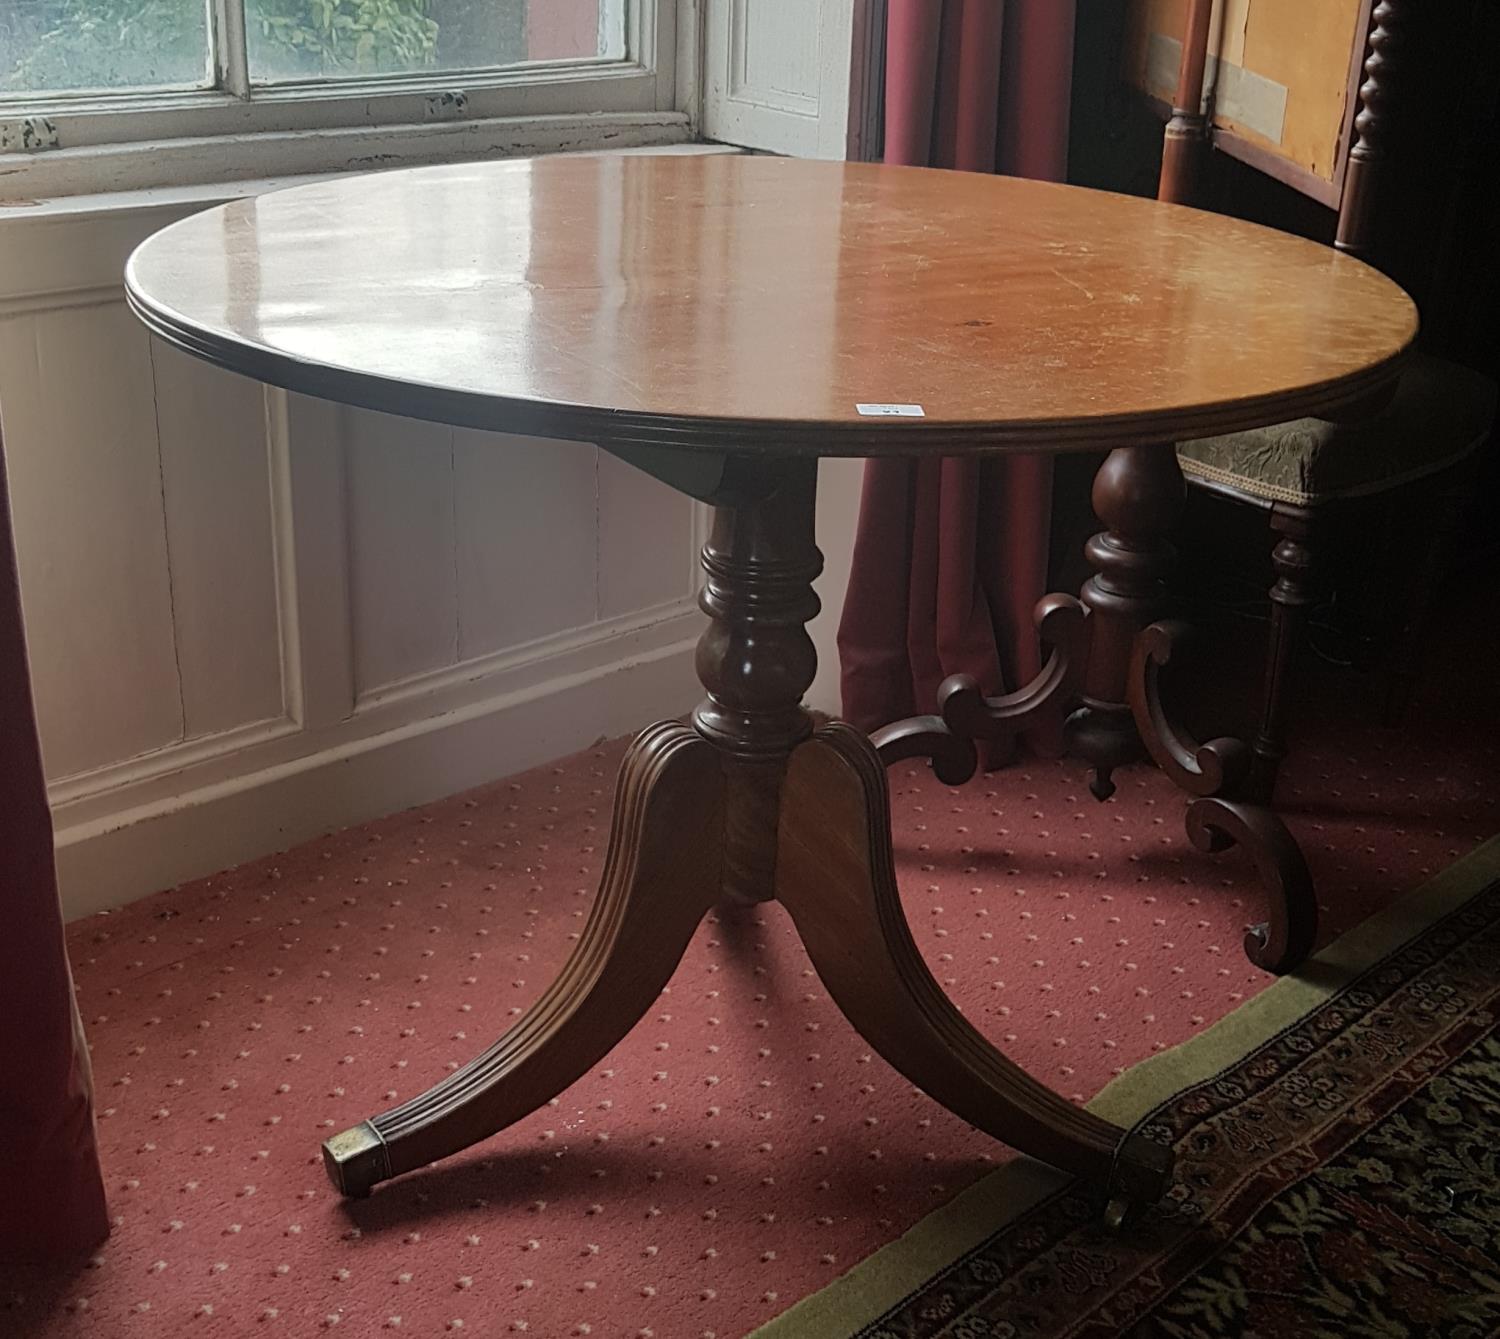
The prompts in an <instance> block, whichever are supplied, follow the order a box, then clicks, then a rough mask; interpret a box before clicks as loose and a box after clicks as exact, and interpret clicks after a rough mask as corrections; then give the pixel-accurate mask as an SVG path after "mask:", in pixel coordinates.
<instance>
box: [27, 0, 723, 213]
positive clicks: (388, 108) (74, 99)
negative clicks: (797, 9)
mask: <svg viewBox="0 0 1500 1339" xmlns="http://www.w3.org/2000/svg"><path fill="white" fill-rule="evenodd" d="M612 2H613V3H616V4H623V3H625V0H612ZM704 2H707V3H713V0H634V3H631V4H628V5H627V8H626V22H625V55H624V58H623V59H621V60H618V61H578V62H566V61H553V62H536V63H528V64H526V65H522V66H513V67H510V68H496V69H489V70H473V71H445V72H439V71H433V72H420V73H412V74H399V75H391V76H385V77H378V78H370V79H358V80H353V79H349V80H322V81H316V82H306V83H285V84H275V85H257V86H255V87H254V88H251V87H249V86H248V85H247V82H246V78H245V71H246V62H245V33H244V13H243V7H242V0H212V3H213V8H212V11H211V22H212V23H213V25H214V29H215V31H216V33H217V35H218V36H217V42H216V48H217V52H218V56H219V67H220V68H219V69H218V70H217V71H216V77H217V82H218V84H219V86H218V87H216V88H210V89H199V90H192V91H183V92H149V93H125V92H122V93H107V94H104V93H101V94H95V95H90V96H78V95H76V94H75V95H61V96H53V97H48V96H39V95H38V96H29V97H14V96H12V97H7V98H0V201H3V200H26V199H37V198H45V197H52V196H67V195H76V194H79V193H89V194H94V193H105V192H112V191H121V190H142V189H155V188H158V187H175V186H189V185H194V184H197V183H202V182H206V181H236V180H246V179H252V178H257V177H262V176H273V175H275V176H284V175H287V174H302V173H321V172H337V171H348V170H353V169H359V168H366V169H368V168H371V167H385V166H397V165H400V164H404V163H418V162H432V161H439V160H443V159H452V158H465V157H469V158H478V157H494V156H498V155H502V154H507V153H511V154H514V153H532V152H547V151H555V150H560V149H587V148H602V147H611V146H613V147H621V148H628V147H636V146H642V145H650V144H672V143H680V142H683V141H686V140H689V139H691V138H692V136H693V131H694V128H695V124H696V110H697V67H698V61H697V48H698V41H699V37H698V8H699V4H700V3H704Z"/></svg>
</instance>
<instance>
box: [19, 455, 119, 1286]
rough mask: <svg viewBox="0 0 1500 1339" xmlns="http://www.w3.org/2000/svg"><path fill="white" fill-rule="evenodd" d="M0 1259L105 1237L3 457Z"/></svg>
mask: <svg viewBox="0 0 1500 1339" xmlns="http://www.w3.org/2000/svg"><path fill="white" fill-rule="evenodd" d="M0 1176H3V1179H4V1190H3V1192H0V1260H6V1261H29V1260H49V1259H60V1258H63V1257H66V1256H68V1255H71V1254H73V1253H75V1252H78V1251H83V1250H87V1249H88V1248H89V1247H91V1246H95V1245H97V1244H98V1243H99V1242H101V1241H103V1240H104V1238H105V1236H106V1235H108V1233H109V1218H108V1216H107V1214H106V1211H105V1206H104V1183H103V1180H102V1178H101V1176H100V1171H99V1155H98V1150H97V1148H96V1145H95V1142H94V1109H93V1096H92V1091H91V1083H90V1078H89V1066H88V1052H87V1051H86V1050H85V1048H84V1043H83V1030H82V1028H81V1027H80V1025H79V1021H78V1010H77V1007H76V1005H75V1004H74V1001H73V981H72V977H71V975H70V974H69V971H68V959H67V955H66V953H65V952H64V948H63V925H62V912H61V909H60V908H59V906H58V901H57V872H56V868H55V866H54V865H53V860H52V815H51V813H50V812H49V810H48V808H47V788H46V783H45V781H44V779H43V776H42V755H41V749H40V747H39V745H38V743H37V735H36V717H35V715H34V713H33V709H32V700H31V680H30V677H29V675H28V673H27V666H26V639H25V633H24V631H23V629H22V625H21V593H20V587H19V586H18V584H17V581H16V561H15V547H14V545H13V543H12V539H11V526H10V502H9V498H8V496H7V491H6V486H5V464H4V456H3V453H0Z"/></svg>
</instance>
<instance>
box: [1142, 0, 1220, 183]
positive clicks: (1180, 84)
mask: <svg viewBox="0 0 1500 1339" xmlns="http://www.w3.org/2000/svg"><path fill="white" fill-rule="evenodd" d="M1213 12H1214V5H1213V0H1191V3H1190V6H1189V9H1188V20H1187V31H1186V33H1185V34H1184V37H1183V48H1182V64H1181V65H1180V66H1179V67H1178V70H1177V95H1176V97H1175V98H1173V100H1172V117H1171V119H1170V120H1169V121H1168V122H1167V132H1166V138H1165V139H1164V140H1163V142H1162V156H1161V177H1160V179H1159V180H1158V183H1157V190H1156V198H1157V199H1158V200H1165V201H1167V202H1168V203H1170V204H1179V205H1190V204H1194V203H1195V202H1196V200H1195V197H1196V195H1197V192H1198V169H1199V167H1200V165H1201V161H1202V157H1203V149H1204V145H1205V144H1206V142H1207V139H1208V118H1207V117H1206V116H1204V114H1203V77H1204V73H1205V71H1206V70H1207V68H1208V30H1209V24H1210V22H1211V21H1212V19H1213Z"/></svg>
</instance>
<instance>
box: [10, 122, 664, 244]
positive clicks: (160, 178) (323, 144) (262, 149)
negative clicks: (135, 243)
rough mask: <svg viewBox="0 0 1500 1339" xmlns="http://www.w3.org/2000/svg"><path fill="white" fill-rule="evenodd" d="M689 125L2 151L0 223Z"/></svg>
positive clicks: (395, 132) (469, 128)
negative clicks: (124, 199) (103, 203)
mask: <svg viewBox="0 0 1500 1339" xmlns="http://www.w3.org/2000/svg"><path fill="white" fill-rule="evenodd" d="M691 134H692V129H691V126H690V123H689V119H688V116H687V115H686V113H683V112H675V111H662V112H589V113H579V114H573V115H555V116H515V117H493V118H488V119H482V120H469V121H445V122H436V123H426V124H414V125H387V126H356V127H344V128H339V129H320V130H293V131H272V132H263V133H257V134H242V135H227V136H218V135H215V136H203V137H201V138H191V139H174V140H155V141H143V142H140V143H122V144H103V145H84V146H80V147H78V148H74V149H51V150H46V151H43V152H39V153H11V154H0V223H3V222H4V220H6V219H11V218H14V217H21V216H25V215H28V214H35V213H37V212H42V213H48V214H51V213H58V212H66V213H72V212H76V211H77V210H78V209H80V208H83V209H87V208H96V209H97V208H98V207H99V204H100V200H101V198H105V197H107V198H116V197H120V196H122V195H131V194H135V195H149V196H150V197H151V198H152V200H153V202H156V203H167V202H169V201H173V200H182V201H187V202H192V201H203V202H211V201H216V200H226V199H230V198H232V197H233V196H235V195H239V194H246V193H254V192H255V191H256V190H257V189H265V187H264V186H260V187H257V186H256V184H255V183H257V182H265V181H267V180H272V179H276V180H280V179H282V178H285V177H292V176H295V177H305V176H313V175H328V174H332V173H336V172H351V171H352V172H359V171H363V172H368V171H373V170H376V169H379V168H392V167H415V166H418V165H420V164H424V163H442V162H461V161H464V160H472V159H484V158H516V157H522V156H525V155H528V154H539V153H567V152H580V151H583V152H589V151H597V150H600V149H659V148H662V147H669V146H675V145H683V144H686V143H687V142H688V141H689V139H690V138H691ZM89 201H92V204H89V203H85V202H89ZM137 203H138V202H137Z"/></svg>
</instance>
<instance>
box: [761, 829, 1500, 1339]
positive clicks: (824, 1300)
mask: <svg viewBox="0 0 1500 1339" xmlns="http://www.w3.org/2000/svg"><path fill="white" fill-rule="evenodd" d="M1497 876H1500V836H1496V837H1491V838H1490V839H1489V840H1488V841H1486V842H1483V843H1482V844H1481V845H1479V846H1478V847H1476V848H1475V849H1474V850H1473V851H1471V852H1469V854H1468V855H1465V856H1461V857H1459V859H1458V860H1456V861H1454V862H1453V864H1451V865H1449V866H1448V867H1447V868H1446V869H1444V870H1442V871H1441V872H1440V873H1438V874H1436V875H1434V876H1433V877H1432V878H1431V879H1429V880H1427V882H1426V883H1424V884H1422V885H1420V886H1419V887H1417V888H1415V889H1413V890H1412V891H1411V892H1410V893H1407V894H1405V895H1404V896H1403V897H1401V898H1399V899H1398V900H1397V901H1396V902H1394V903H1392V904H1391V905H1390V906H1389V907H1387V908H1385V910H1383V911H1380V912H1377V913H1376V914H1375V915H1374V916H1372V917H1370V918H1369V919H1368V920H1366V921H1363V922H1361V923H1360V924H1359V925H1357V926H1355V927H1354V928H1353V929H1352V930H1349V931H1347V932H1346V933H1345V934H1342V935H1340V936H1339V938H1338V939H1336V940H1334V942H1333V943H1331V944H1330V945H1329V946H1328V947H1327V948H1325V949H1324V950H1323V951H1322V952H1321V953H1319V954H1317V955H1315V956H1314V957H1312V958H1309V959H1308V960H1307V962H1305V963H1304V964H1303V965H1302V967H1301V968H1299V969H1298V970H1297V971H1296V972H1295V973H1293V974H1291V975H1289V976H1284V977H1282V978H1281V979H1280V980H1279V981H1276V982H1273V983H1272V984H1271V985H1269V986H1267V987H1266V989H1265V990H1263V991H1261V993H1260V994H1259V995H1256V996H1255V997H1254V998H1253V999H1250V1000H1247V1001H1246V1002H1245V1003H1244V1004H1242V1005H1240V1007H1239V1008H1238V1009H1236V1010H1235V1011H1234V1012H1233V1013H1231V1014H1228V1015H1226V1016H1225V1017H1224V1018H1221V1019H1220V1020H1219V1021H1218V1022H1217V1023H1215V1024H1214V1025H1213V1026H1212V1027H1210V1028H1208V1029H1207V1030H1206V1031H1204V1032H1201V1033H1199V1034H1198V1036H1196V1037H1193V1038H1191V1039H1189V1040H1188V1041H1185V1042H1183V1043H1182V1044H1181V1045H1179V1046H1175V1047H1173V1048H1172V1049H1171V1050H1170V1051H1163V1052H1162V1053H1161V1054H1160V1055H1154V1056H1152V1057H1150V1058H1149V1059H1147V1060H1143V1061H1141V1062H1140V1064H1138V1065H1134V1066H1132V1067H1131V1068H1130V1069H1129V1070H1127V1071H1126V1072H1125V1073H1124V1074H1122V1075H1120V1077H1119V1078H1117V1079H1115V1080H1114V1082H1113V1083H1111V1084H1109V1086H1108V1087H1106V1088H1105V1089H1104V1090H1103V1091H1102V1092H1100V1093H1099V1094H1098V1095H1097V1096H1096V1097H1095V1098H1094V1099H1093V1101H1091V1102H1090V1103H1088V1109H1089V1110H1090V1111H1092V1112H1094V1113H1095V1114H1096V1115H1099V1116H1102V1117H1104V1118H1105V1119H1106V1120H1110V1121H1113V1122H1115V1124H1117V1125H1124V1126H1131V1125H1134V1124H1135V1123H1136V1122H1137V1121H1138V1120H1140V1119H1141V1118H1142V1117H1143V1116H1145V1115H1146V1114H1147V1113H1148V1112H1149V1111H1151V1110H1152V1109H1153V1108H1155V1107H1156V1106H1158V1105H1160V1104H1161V1103H1162V1102H1164V1101H1165V1100H1166V1099H1167V1098H1168V1097H1170V1096H1171V1095H1172V1094H1173V1093H1175V1092H1178V1091H1180V1090H1181V1089H1183V1088H1187V1087H1190V1086H1191V1085H1193V1084H1195V1083H1201V1082H1203V1081H1204V1080H1205V1079H1209V1078H1212V1077H1213V1076H1214V1075H1215V1074H1217V1073H1218V1072H1219V1071H1220V1070H1222V1069H1224V1068H1226V1067H1227V1066H1228V1065H1231V1064H1233V1063H1234V1062H1235V1061H1236V1060H1238V1059H1239V1058H1240V1057H1242V1056H1244V1055H1246V1054H1248V1053H1249V1052H1250V1051H1252V1050H1254V1049H1255V1048H1256V1047H1257V1046H1259V1045H1261V1044H1262V1043H1263V1042H1265V1041H1267V1040H1269V1039H1270V1038H1271V1037H1273V1036H1275V1035H1276V1033H1278V1032H1280V1031H1281V1030H1282V1029H1283V1028H1285V1027H1287V1026H1289V1025H1290V1024H1292V1023H1293V1022H1295V1021H1296V1020H1297V1019H1298V1018H1300V1017H1302V1015H1303V1014H1306V1013H1308V1012H1309V1011H1310V1010H1312V1009H1314V1008H1316V1007H1317V1006H1318V1005H1319V1004H1321V1003H1322V1002H1323V1001H1324V1000H1326V999H1328V997H1329V996H1330V995H1332V994H1334V993H1335V992H1336V991H1338V990H1340V989H1342V988H1343V987H1344V986H1345V985H1347V984H1348V983H1349V982H1350V981H1352V980H1353V979H1354V978H1355V977H1357V976H1358V975H1359V974H1360V973H1361V972H1364V971H1365V970H1367V969H1368V968H1370V967H1372V966H1373V965H1374V964H1375V963H1377V962H1379V961H1380V960H1381V959H1382V958H1384V957H1386V956H1387V955H1389V954H1390V953H1392V952H1394V951H1395V950H1396V949H1398V948H1400V947H1401V945H1403V944H1405V943H1407V942H1408V941H1409V940H1411V939H1413V938H1415V937H1416V936H1417V935H1418V934H1420V933H1421V932H1422V931H1423V930H1425V929H1426V928H1427V927H1428V926H1430V925H1432V924H1433V923H1434V922H1435V921H1438V920H1440V919H1441V918H1442V917H1443V916H1445V915H1447V914H1448V913H1449V912H1451V911H1453V910H1454V909H1455V908H1457V907H1459V906H1461V905H1462V904H1463V903H1464V902H1466V901H1467V900H1468V899H1469V898H1471V897H1473V896H1474V895H1475V894H1476V893H1478V892H1479V891H1480V890H1481V889H1483V888H1484V887H1485V886H1486V885H1487V884H1488V883H1489V882H1491V881H1492V880H1493V879H1494V878H1495V877H1497ZM1069 1180H1070V1178H1069V1177H1068V1176H1066V1175H1065V1174H1063V1173H1062V1172H1059V1171H1056V1170H1055V1169H1053V1168H1051V1167H1047V1166H1045V1165H1043V1164H1042V1163H1039V1162H1034V1161H1032V1160H1031V1159H1029V1158H1022V1159H1018V1160H1016V1161H1015V1162H1010V1163H1007V1164H1006V1165H1005V1166H1004V1167H1001V1168H999V1169H998V1170H996V1171H994V1172H991V1173H990V1174H989V1175H988V1176H986V1177H984V1178H982V1179H981V1180H979V1181H976V1182H975V1183H974V1184H973V1185H971V1186H970V1187H968V1189H966V1190H964V1191H963V1192H962V1193H960V1194H959V1195H957V1196H956V1197H955V1198H954V1199H952V1200H950V1201H949V1202H948V1203H947V1204H945V1205H944V1206H943V1207H942V1208H941V1209H936V1210H934V1211H933V1212H932V1213H930V1214H928V1215H927V1217H925V1218H923V1219H922V1220H921V1221H920V1222H919V1223H917V1224H916V1225H915V1226H914V1227H912V1228H911V1229H910V1230H909V1231H907V1232H906V1233H905V1234H904V1235H903V1236H901V1237H898V1238H897V1239H896V1240H895V1241H893V1242H890V1243H889V1244H887V1245H885V1246H882V1247H881V1248H880V1249H879V1250H878V1251H876V1252H875V1253H874V1254H872V1255H869V1256H867V1257H866V1258H865V1259H864V1260H862V1261H860V1263H859V1264H857V1265H855V1266H854V1267H853V1268H852V1269H850V1270H849V1271H848V1272H847V1273H846V1274H843V1275H841V1276H840V1277H839V1278H837V1279H835V1280H834V1281H833V1282H832V1283H830V1284H828V1285H827V1287H825V1288H822V1289H820V1290H819V1291H818V1292H815V1293H813V1294H811V1295H810V1296H808V1297H805V1298H803V1299H802V1301H800V1302H798V1303H797V1304H796V1305H795V1306H793V1307H791V1308H789V1309H788V1310H786V1311H784V1312H783V1313H782V1314H781V1315H779V1316H777V1317H776V1318H775V1319H774V1320H771V1321H768V1322H767V1323H766V1324H765V1325H762V1326H761V1327H760V1328H759V1329H757V1330H755V1331H754V1332H753V1333H752V1334H751V1335H750V1336H748V1337H747V1339H837V1337H838V1336H848V1335H851V1334H854V1333H855V1332H857V1331H858V1330H860V1329H861V1328H862V1327H864V1326H866V1325H869V1324H871V1323H872V1322H874V1321H876V1320H878V1319H879V1318H880V1317H881V1316H883V1315H884V1314H885V1313H886V1312H887V1311H889V1310H890V1309H891V1308H892V1307H893V1306H895V1305H896V1304H897V1303H899V1302H900V1301H901V1300H902V1299H903V1298H904V1297H906V1296H908V1295H909V1294H910V1293H911V1292H913V1291H914V1290H915V1289H916V1288H918V1287H920V1286H921V1284H922V1283H923V1282H924V1281H925V1280H927V1279H929V1278H931V1277H932V1276H933V1275H934V1274H936V1273H937V1272H938V1271H939V1270H942V1269H944V1268H946V1267H947V1266H948V1265H950V1264H952V1263H953V1261H955V1260H957V1259H959V1258H960V1257H961V1256H963V1255H965V1254H966V1253H967V1252H969V1251H971V1250H973V1249H974V1248H975V1247H976V1246H978V1245H979V1244H980V1243H981V1242H982V1241H984V1240H985V1239H986V1238H987V1237H989V1236H991V1235H992V1234H994V1233H995V1232H997V1231H998V1230H999V1229H1000V1228H1002V1227H1004V1226H1005V1225H1006V1224H1007V1223H1009V1222H1012V1221H1013V1220H1015V1219H1016V1218H1018V1217H1019V1216H1020V1215H1021V1214H1023V1213H1025V1212H1026V1210H1027V1209H1030V1208H1031V1207H1032V1206H1033V1205H1035V1204H1037V1203H1039V1202H1040V1201H1041V1200H1042V1199H1044V1198H1046V1197H1047V1196H1048V1195H1050V1194H1052V1193H1053V1192H1054V1191H1057V1190H1059V1189H1061V1188H1062V1187H1063V1186H1065V1185H1067V1183H1068V1181H1069Z"/></svg>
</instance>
